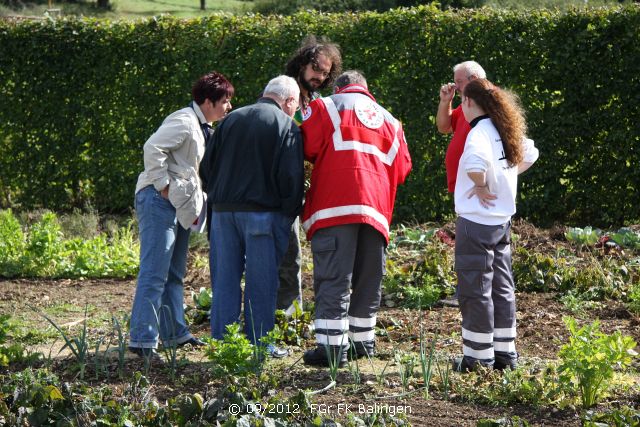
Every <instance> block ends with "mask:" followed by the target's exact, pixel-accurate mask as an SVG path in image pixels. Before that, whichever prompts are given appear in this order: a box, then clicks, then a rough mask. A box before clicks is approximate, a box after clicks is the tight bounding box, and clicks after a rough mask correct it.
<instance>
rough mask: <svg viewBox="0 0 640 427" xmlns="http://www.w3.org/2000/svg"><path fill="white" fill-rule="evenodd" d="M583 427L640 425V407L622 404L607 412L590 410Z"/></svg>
mask: <svg viewBox="0 0 640 427" xmlns="http://www.w3.org/2000/svg"><path fill="white" fill-rule="evenodd" d="M582 426H583V427H602V426H616V427H617V426H620V427H622V426H624V427H626V426H629V427H637V426H640V409H638V408H632V407H630V406H622V407H620V408H614V409H611V410H608V411H605V412H591V411H588V412H587V413H586V414H585V415H584V416H583V420H582Z"/></svg>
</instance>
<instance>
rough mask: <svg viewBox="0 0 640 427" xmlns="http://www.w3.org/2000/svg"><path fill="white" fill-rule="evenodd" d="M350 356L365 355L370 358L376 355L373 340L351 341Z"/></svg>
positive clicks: (358, 356)
mask: <svg viewBox="0 0 640 427" xmlns="http://www.w3.org/2000/svg"><path fill="white" fill-rule="evenodd" d="M349 355H350V356H351V358H354V357H355V358H358V359H359V358H361V357H367V358H371V357H373V356H375V355H376V343H375V341H353V342H352V343H351V349H350V350H349Z"/></svg>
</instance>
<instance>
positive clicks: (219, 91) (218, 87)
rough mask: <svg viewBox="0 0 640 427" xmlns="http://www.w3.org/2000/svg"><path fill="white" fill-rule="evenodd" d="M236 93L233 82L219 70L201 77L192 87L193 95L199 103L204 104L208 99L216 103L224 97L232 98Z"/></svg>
mask: <svg viewBox="0 0 640 427" xmlns="http://www.w3.org/2000/svg"><path fill="white" fill-rule="evenodd" d="M234 93H235V89H234V88H233V85H232V84H231V82H230V81H229V80H227V78H226V77H225V76H223V75H222V74H221V73H218V72H217V71H212V72H210V73H207V74H205V75H204V76H202V77H200V78H199V79H198V80H197V81H196V82H195V83H194V84H193V87H192V88H191V96H192V97H193V100H194V101H195V102H196V104H198V105H202V104H203V103H204V101H206V100H207V99H210V100H211V102H213V103H214V104H215V103H216V102H218V101H220V100H221V99H223V98H232V97H233V95H234Z"/></svg>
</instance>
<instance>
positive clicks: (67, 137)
mask: <svg viewBox="0 0 640 427" xmlns="http://www.w3.org/2000/svg"><path fill="white" fill-rule="evenodd" d="M639 28H640V7H638V6H637V5H636V6H628V7H625V8H609V9H594V10H588V11H572V12H568V13H560V12H550V11H536V12H528V13H526V14H525V13H520V12H501V11H495V10H484V9H482V10H467V11H462V12H442V11H439V10H437V9H436V8H434V7H419V8H415V9H399V10H393V11H390V12H386V13H382V14H381V13H373V12H367V13H360V14H350V13H346V14H320V13H310V12H303V13H299V14H296V15H294V16H291V17H262V16H259V15H248V16H241V17H238V16H230V15H212V16H210V17H208V18H204V19H194V20H177V19H172V18H161V19H149V20H145V21H137V22H111V21H106V20H59V21H37V22H20V23H12V22H0V171H1V172H0V187H1V188H2V189H3V191H2V192H1V194H0V207H14V208H16V207H17V208H22V209H30V208H34V207H40V206H44V207H48V208H50V209H56V210H64V209H69V208H72V207H75V206H80V207H82V206H84V205H86V204H91V205H92V206H93V207H95V208H97V209H100V210H102V211H122V210H126V209H128V208H130V207H131V206H132V201H133V191H134V187H135V182H136V177H137V175H138V173H139V172H140V170H141V169H142V149H141V148H142V145H143V144H144V142H145V141H146V139H147V138H148V136H149V135H150V134H151V133H152V132H153V131H154V130H155V129H156V128H157V127H158V125H159V124H160V123H161V122H162V120H163V119H164V117H165V116H166V115H167V114H169V113H170V112H172V111H173V110H175V109H177V108H180V107H181V106H183V105H186V103H187V102H188V101H189V93H190V87H191V84H192V82H193V81H194V80H195V79H196V78H197V77H198V76H200V75H202V74H203V73H205V72H207V71H209V70H211V69H216V70H218V71H221V72H223V73H224V74H225V75H227V77H229V78H230V80H231V81H232V82H233V83H234V85H235V86H236V93H237V96H236V98H235V99H234V105H236V106H239V105H243V104H247V103H251V102H253V101H254V100H255V98H256V97H257V95H258V94H259V93H260V91H261V89H262V88H263V86H264V85H265V83H266V82H267V81H268V79H269V78H271V77H273V76H275V75H277V74H279V73H281V72H282V71H283V68H284V63H285V62H286V60H287V58H288V57H289V55H290V54H291V53H292V52H293V51H294V50H295V49H296V47H297V46H298V44H299V42H300V40H302V39H303V38H304V37H305V36H306V35H307V34H318V35H326V36H327V37H329V38H330V39H332V40H333V41H335V42H337V43H339V44H340V45H341V47H342V50H343V56H344V64H345V67H347V68H357V69H360V70H362V71H363V72H364V73H365V75H366V76H367V77H368V79H369V84H370V88H371V90H372V92H373V94H374V95H375V96H376V97H377V99H378V100H379V102H380V103H381V104H382V105H384V106H385V107H387V108H388V109H389V110H391V111H392V112H393V114H394V115H396V116H397V117H399V118H400V119H401V120H402V121H403V122H404V124H405V131H406V135H407V139H408V141H409V144H410V146H411V152H412V157H413V163H414V170H413V172H412V174H411V175H410V179H409V181H408V182H407V184H406V185H404V186H403V187H402V188H401V189H400V191H399V194H398V205H397V210H396V218H397V219H400V220H408V219H416V220H419V221H429V220H439V219H442V218H444V217H447V216H449V215H451V212H452V209H453V204H452V201H451V197H450V195H448V194H447V193H446V189H445V173H444V167H443V159H444V152H445V148H446V145H447V143H448V140H449V137H448V136H442V135H439V134H438V133H437V131H436V127H435V113H436V109H437V104H438V90H439V87H440V85H441V84H442V83H444V82H447V81H450V80H451V78H452V71H451V67H452V66H453V65H454V64H456V63H457V62H460V61H463V60H466V59H475V60H477V61H478V62H480V63H481V64H482V65H483V66H484V67H485V68H486V70H487V71H488V75H489V78H490V79H492V80H494V81H495V82H497V83H498V84H500V85H503V86H506V87H510V88H511V89H513V90H515V91H516V92H517V93H518V94H520V96H521V98H522V100H523V103H524V105H525V106H526V109H527V111H528V122H529V127H530V132H529V134H530V136H531V137H532V138H533V139H534V140H535V141H536V143H537V145H538V147H539V148H540V153H541V157H540V160H539V161H538V163H537V164H536V166H535V167H534V168H532V169H531V171H530V172H527V174H526V176H525V177H524V178H523V180H522V184H521V192H520V194H521V197H520V200H519V205H518V209H519V214H520V215H522V216H525V217H527V218H529V219H530V220H532V221H534V222H536V223H538V224H547V223H552V222H555V221H561V222H568V223H571V224H574V225H586V224H591V225H597V226H610V225H622V224H623V223H625V222H626V223H629V222H633V221H637V220H638V219H639V218H640V191H637V188H636V185H637V184H638V183H640V176H639V175H640V168H639V167H638V165H640V162H639V161H638V160H639V156H640V152H639V149H638V147H639V144H638V142H639V139H640V125H639V124H638V123H639V122H640V117H639V115H640V84H639V83H640V74H639V73H638V64H639V63H640V31H639V30H638V29H639Z"/></svg>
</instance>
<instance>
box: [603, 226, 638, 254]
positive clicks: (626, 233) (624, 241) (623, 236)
mask: <svg viewBox="0 0 640 427" xmlns="http://www.w3.org/2000/svg"><path fill="white" fill-rule="evenodd" d="M609 237H610V238H611V240H613V241H614V242H616V243H617V244H618V245H620V246H622V247H625V248H629V249H636V250H637V249H640V234H638V233H636V232H634V231H633V230H631V229H630V228H627V227H622V228H620V229H619V230H618V231H617V232H615V233H611V234H610V235H609Z"/></svg>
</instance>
